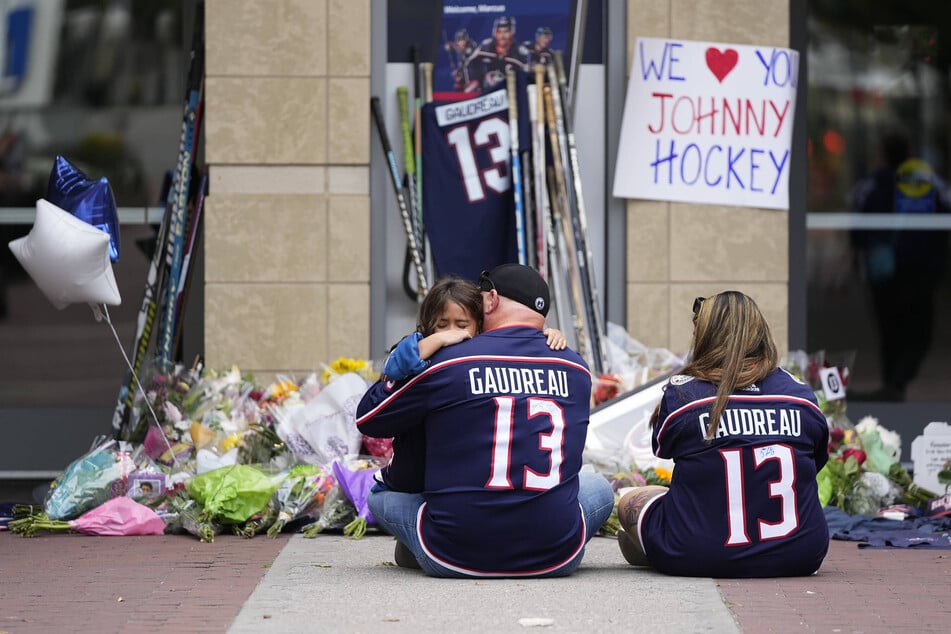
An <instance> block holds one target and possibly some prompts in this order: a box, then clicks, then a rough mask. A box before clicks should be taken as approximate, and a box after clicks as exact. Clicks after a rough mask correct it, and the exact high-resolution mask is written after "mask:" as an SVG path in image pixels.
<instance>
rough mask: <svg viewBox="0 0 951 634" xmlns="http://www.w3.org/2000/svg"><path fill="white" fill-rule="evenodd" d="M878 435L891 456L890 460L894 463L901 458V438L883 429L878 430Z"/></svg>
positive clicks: (895, 433)
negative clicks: (893, 460) (892, 459)
mask: <svg viewBox="0 0 951 634" xmlns="http://www.w3.org/2000/svg"><path fill="white" fill-rule="evenodd" d="M878 435H879V437H880V438H881V439H882V445H883V446H884V447H885V449H886V450H887V451H889V452H890V453H891V455H892V458H894V459H895V461H898V459H899V458H900V457H901V436H900V435H898V433H897V432H893V431H891V430H888V429H885V428H884V427H882V428H880V429H879V430H878Z"/></svg>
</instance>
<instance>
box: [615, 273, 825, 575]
mask: <svg viewBox="0 0 951 634" xmlns="http://www.w3.org/2000/svg"><path fill="white" fill-rule="evenodd" d="M693 312H694V316H693V322H694V334H693V344H692V354H691V358H690V360H689V362H688V363H687V365H686V366H684V367H683V368H682V369H681V370H680V373H679V374H676V375H674V376H673V377H671V378H670V380H669V382H668V384H667V385H666V386H665V388H664V395H663V397H662V399H661V402H660V403H659V404H658V406H657V409H656V410H655V411H654V413H653V415H652V417H651V421H650V425H651V442H652V446H653V450H654V454H655V455H657V457H659V458H669V459H672V460H673V461H674V469H673V477H672V479H671V482H670V486H669V487H662V486H645V487H639V488H637V489H634V490H633V491H631V492H628V493H626V494H625V495H624V496H623V497H622V498H621V499H620V501H619V503H618V519H619V521H620V524H621V529H622V530H621V531H620V532H619V533H618V545H619V546H620V549H621V553H622V554H623V556H624V558H625V559H626V560H627V561H628V563H631V564H633V565H640V566H653V567H654V568H655V569H657V570H658V571H660V572H663V573H666V574H671V575H682V576H697V577H783V576H797V575H809V574H812V573H814V572H816V571H817V570H818V569H819V565H820V564H821V563H822V560H823V559H824V558H825V555H826V552H827V550H828V547H829V529H828V526H827V525H826V520H825V515H824V513H823V510H822V506H821V504H820V503H819V492H818V485H817V484H816V474H817V473H818V472H819V470H820V469H822V467H823V466H824V465H825V463H826V461H827V460H828V459H829V450H828V444H829V426H828V423H827V422H826V418H825V416H824V415H823V413H822V411H821V410H820V409H819V406H818V404H817V402H816V397H815V394H813V392H812V390H811V389H810V388H809V386H807V385H805V384H803V383H802V382H801V381H799V380H798V379H796V378H795V377H793V376H792V375H791V374H789V373H788V372H786V371H785V370H783V369H782V368H779V367H778V354H777V351H776V344H775V343H774V342H773V337H772V334H771V333H770V329H769V325H768V324H767V322H766V319H765V318H764V317H763V315H762V313H761V312H760V310H759V307H758V306H757V305H756V303H755V302H754V301H753V300H752V299H751V298H750V297H748V296H746V295H744V294H743V293H740V292H737V291H724V292H722V293H718V294H716V295H714V296H712V297H708V298H699V297H698V298H697V299H696V300H695V301H694V306H693Z"/></svg>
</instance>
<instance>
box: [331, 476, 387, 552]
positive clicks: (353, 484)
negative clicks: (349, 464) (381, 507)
mask: <svg viewBox="0 0 951 634" xmlns="http://www.w3.org/2000/svg"><path fill="white" fill-rule="evenodd" d="M380 468H381V467H364V468H362V469H357V470H355V471H351V470H350V469H348V468H346V467H345V466H343V465H342V464H341V463H340V461H336V462H334V464H333V470H334V476H336V478H337V482H338V483H340V488H341V490H342V491H343V494H344V495H346V496H347V499H348V500H350V503H351V504H353V508H354V509H356V512H357V516H356V517H355V518H354V519H353V520H352V521H350V522H349V523H348V524H347V525H346V526H344V527H343V534H344V535H349V536H350V537H352V538H353V539H360V538H361V537H363V536H364V535H366V532H367V525H369V524H376V520H375V519H374V518H373V513H371V512H370V507H369V506H367V497H368V496H369V495H370V488H371V487H372V486H373V483H374V482H375V480H374V477H375V476H376V474H377V473H379V472H380Z"/></svg>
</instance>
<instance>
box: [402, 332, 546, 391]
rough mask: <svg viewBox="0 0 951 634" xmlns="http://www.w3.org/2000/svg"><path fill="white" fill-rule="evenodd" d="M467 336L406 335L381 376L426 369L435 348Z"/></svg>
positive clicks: (445, 334) (453, 334)
mask: <svg viewBox="0 0 951 634" xmlns="http://www.w3.org/2000/svg"><path fill="white" fill-rule="evenodd" d="M556 332H557V331H556ZM468 338H469V333H467V332H465V331H462V330H455V329H454V330H446V331H443V332H436V333H433V334H431V335H429V336H428V337H424V336H423V335H422V333H419V332H414V333H412V334H410V335H407V336H405V337H403V338H402V339H401V340H400V342H399V343H398V344H396V345H395V346H393V350H391V351H390V354H389V356H388V357H387V358H386V362H385V363H384V364H383V376H385V377H386V378H388V379H390V380H392V381H402V380H403V379H405V378H407V377H411V376H413V375H416V374H419V373H420V372H422V371H423V370H425V369H426V366H427V365H429V364H428V363H427V359H429V357H431V356H433V355H434V354H435V353H436V351H437V350H439V349H440V348H442V347H443V346H449V345H452V344H454V343H459V342H460V341H465V340H466V339H468Z"/></svg>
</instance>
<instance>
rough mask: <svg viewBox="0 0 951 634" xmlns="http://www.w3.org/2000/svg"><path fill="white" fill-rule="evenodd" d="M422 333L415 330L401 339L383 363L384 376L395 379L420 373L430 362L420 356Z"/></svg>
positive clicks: (398, 379)
mask: <svg viewBox="0 0 951 634" xmlns="http://www.w3.org/2000/svg"><path fill="white" fill-rule="evenodd" d="M422 338H423V335H422V333H419V332H414V333H413V334H411V335H407V336H406V337H403V339H401V340H400V342H399V343H398V344H396V347H395V348H393V350H392V352H390V355H389V356H388V357H387V358H386V363H384V364H383V376H385V377H386V378H387V379H390V380H393V381H402V380H403V379H405V378H406V377H409V376H413V375H414V374H419V373H420V372H422V371H423V370H425V369H426V366H427V365H428V363H426V362H425V361H423V360H422V359H420V358H419V340H420V339H422Z"/></svg>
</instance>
